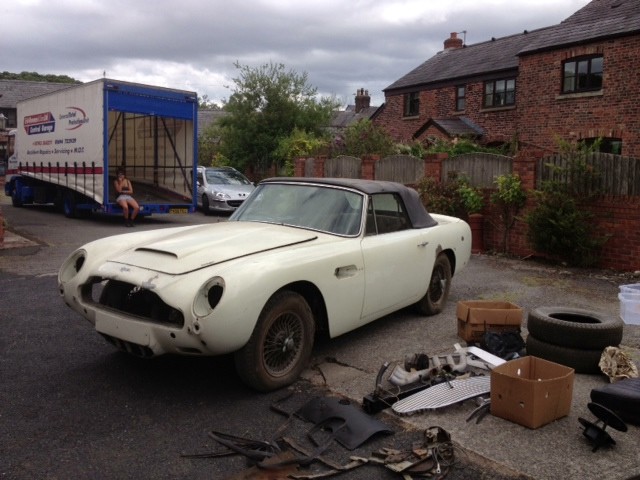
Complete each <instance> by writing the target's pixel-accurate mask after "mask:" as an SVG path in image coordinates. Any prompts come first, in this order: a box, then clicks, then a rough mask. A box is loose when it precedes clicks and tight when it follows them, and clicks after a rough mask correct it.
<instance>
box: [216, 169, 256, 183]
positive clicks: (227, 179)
mask: <svg viewBox="0 0 640 480" xmlns="http://www.w3.org/2000/svg"><path fill="white" fill-rule="evenodd" d="M206 175H207V183H209V184H211V185H251V182H250V181H249V179H248V178H247V177H245V176H244V175H242V174H241V173H240V172H237V171H235V170H210V169H207V170H206Z"/></svg>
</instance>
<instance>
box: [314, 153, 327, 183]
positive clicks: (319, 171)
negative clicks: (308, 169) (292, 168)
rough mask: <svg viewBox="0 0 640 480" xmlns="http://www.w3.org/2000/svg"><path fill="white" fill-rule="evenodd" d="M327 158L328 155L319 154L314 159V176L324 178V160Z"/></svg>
mask: <svg viewBox="0 0 640 480" xmlns="http://www.w3.org/2000/svg"><path fill="white" fill-rule="evenodd" d="M326 160H327V156H326V155H318V156H317V157H315V159H314V161H313V176H314V177H317V178H324V162H325V161H326Z"/></svg>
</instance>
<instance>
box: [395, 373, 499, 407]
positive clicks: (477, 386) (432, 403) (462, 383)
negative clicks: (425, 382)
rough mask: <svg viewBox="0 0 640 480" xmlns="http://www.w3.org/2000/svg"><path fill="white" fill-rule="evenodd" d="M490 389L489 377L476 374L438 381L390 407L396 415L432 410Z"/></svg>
mask: <svg viewBox="0 0 640 480" xmlns="http://www.w3.org/2000/svg"><path fill="white" fill-rule="evenodd" d="M490 391H491V377H489V376H477V377H469V378H467V379H464V380H463V379H455V380H451V381H450V382H448V383H440V384H438V385H434V386H433V387H430V388H427V389H426V390H423V391H421V392H418V393H415V394H413V395H410V396H409V397H407V398H404V399H403V400H400V401H398V402H396V403H394V404H393V406H392V407H391V408H392V409H393V411H394V412H395V413H397V414H398V415H410V414H412V413H418V412H422V411H425V410H434V409H437V408H441V407H446V406H448V405H453V404H454V403H458V402H462V401H463V400H467V399H469V398H473V397H478V396H480V395H486V394H488V393H489V392H490Z"/></svg>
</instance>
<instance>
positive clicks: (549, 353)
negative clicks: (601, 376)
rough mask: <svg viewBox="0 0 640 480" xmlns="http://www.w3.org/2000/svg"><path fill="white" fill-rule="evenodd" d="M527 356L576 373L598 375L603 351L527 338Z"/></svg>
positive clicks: (530, 336) (531, 337)
mask: <svg viewBox="0 0 640 480" xmlns="http://www.w3.org/2000/svg"><path fill="white" fill-rule="evenodd" d="M526 344H527V354H529V355H533V356H534V357H539V358H543V359H545V360H549V361H551V362H555V363H559V364H561V365H565V366H567V367H570V368H573V369H574V370H575V371H576V373H598V372H599V371H600V369H599V367H598V363H599V362H600V356H601V355H602V350H584V349H579V348H569V347H564V346H561V345H554V344H552V343H547V342H543V341H542V340H538V339H537V338H536V337H534V336H533V335H531V334H529V335H528V336H527V342H526Z"/></svg>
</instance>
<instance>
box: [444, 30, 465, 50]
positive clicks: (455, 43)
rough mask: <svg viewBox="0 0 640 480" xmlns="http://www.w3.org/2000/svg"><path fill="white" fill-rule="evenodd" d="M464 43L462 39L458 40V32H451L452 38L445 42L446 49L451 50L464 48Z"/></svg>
mask: <svg viewBox="0 0 640 480" xmlns="http://www.w3.org/2000/svg"><path fill="white" fill-rule="evenodd" d="M463 45H464V44H463V42H462V39H461V38H458V34H457V32H451V37H449V38H447V39H446V40H445V41H444V49H445V50H449V49H451V48H462V46H463Z"/></svg>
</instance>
